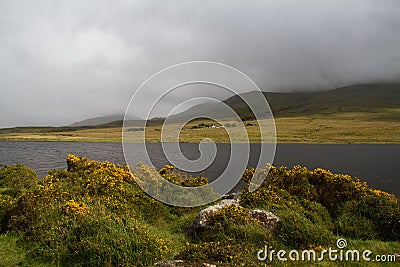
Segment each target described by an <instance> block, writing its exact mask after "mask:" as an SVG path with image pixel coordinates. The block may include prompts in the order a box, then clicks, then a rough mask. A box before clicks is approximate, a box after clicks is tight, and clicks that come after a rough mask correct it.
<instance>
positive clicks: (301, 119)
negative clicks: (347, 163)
mask: <svg viewBox="0 0 400 267" xmlns="http://www.w3.org/2000/svg"><path fill="white" fill-rule="evenodd" d="M199 123H208V124H209V123H211V121H209V120H200V121H195V122H190V123H188V124H187V125H186V126H185V127H184V129H183V130H182V131H181V133H180V136H179V141H180V142H188V143H197V142H200V141H201V140H203V139H204V138H211V139H213V140H214V141H215V142H217V143H227V142H229V136H228V135H227V133H226V131H225V129H222V128H221V129H215V128H214V129H213V128H199V129H193V127H194V126H197V125H198V124H199ZM245 123H255V122H254V121H246V122H245ZM275 125H276V133H277V141H278V143H322V144H324V143H327V144H335V143H339V144H354V143H379V144H382V143H400V109H399V108H397V109H387V110H383V111H381V112H379V113H368V112H351V113H347V112H339V113H334V114H330V115H321V114H315V115H309V116H293V117H277V118H276V119H275ZM161 127H162V126H161V125H157V124H156V125H150V126H148V127H147V128H146V142H151V143H157V142H160V140H161V139H160V135H161V132H160V129H161ZM169 127H172V128H174V127H175V128H176V127H177V126H175V125H171V126H169ZM246 131H247V133H248V136H249V140H250V142H252V143H259V142H260V131H259V129H258V127H257V126H246ZM142 134H143V132H139V131H138V132H129V137H130V140H131V141H133V142H139V141H140V137H141V135H142ZM0 140H4V141H54V142H57V141H63V142H121V140H122V129H121V128H120V127H110V128H108V127H107V128H99V127H96V128H85V129H76V130H74V131H71V130H68V131H65V130H64V129H63V131H59V132H56V131H53V132H46V134H44V132H43V131H40V130H32V129H30V130H29V129H24V130H20V129H15V130H14V131H11V130H8V131H4V132H3V133H1V131H0ZM244 140H245V139H242V142H244ZM168 141H170V142H171V141H172V142H176V141H177V139H171V138H170V139H168Z"/></svg>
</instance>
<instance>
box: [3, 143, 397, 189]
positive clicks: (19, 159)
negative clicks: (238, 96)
mask: <svg viewBox="0 0 400 267" xmlns="http://www.w3.org/2000/svg"><path fill="white" fill-rule="evenodd" d="M131 146H132V150H133V151H135V144H131ZM146 146H147V149H148V153H149V155H150V158H151V160H152V163H153V165H154V166H156V167H157V168H160V167H162V166H164V165H165V164H168V163H169V162H168V160H167V158H166V157H165V155H164V154H163V153H162V148H161V144H147V145H146ZM180 148H181V150H182V153H183V154H184V155H185V156H186V157H187V158H189V159H196V158H197V157H199V155H200V152H199V150H198V144H188V143H182V144H180ZM217 149H218V151H217V157H216V159H215V160H214V162H213V163H212V164H211V165H210V166H209V167H208V168H207V169H206V170H205V171H204V173H205V176H206V177H208V178H210V180H212V179H213V178H215V177H218V176H219V175H220V174H221V173H222V171H223V170H224V167H225V166H226V163H227V161H228V160H229V157H230V145H229V144H217ZM259 150H260V146H259V145H257V144H252V145H251V155H250V160H249V164H248V166H249V167H254V166H255V164H256V162H257V155H258V153H259ZM68 153H72V154H75V155H77V156H84V157H88V158H90V159H96V160H101V161H104V160H108V161H110V162H113V163H122V164H124V163H125V159H124V155H123V151H122V145H121V144H120V143H80V142H76V143H75V142H4V141H3V142H0V166H1V165H12V164H16V163H21V164H23V165H26V166H29V167H31V168H33V169H34V170H35V171H36V172H37V173H38V175H39V176H40V177H44V176H45V175H46V174H47V171H48V170H50V169H62V168H66V156H67V154H68ZM399 154H400V144H399V145H397V144H351V145H348V144H278V145H277V147H276V154H275V160H274V162H273V164H274V165H275V166H280V165H285V166H288V167H293V166H294V165H302V166H305V167H307V168H309V169H314V168H317V167H321V168H324V169H329V170H331V171H332V172H334V173H346V174H350V175H352V176H357V177H360V179H361V180H362V181H366V182H367V183H368V184H369V185H370V186H372V187H375V188H378V189H382V190H385V191H387V192H390V193H394V194H396V195H397V196H400V177H399V173H400V164H399V163H400V162H399V161H400V157H399ZM136 156H137V158H138V161H139V160H140V159H141V158H143V155H142V154H141V152H140V151H139V150H138V151H137V155H136Z"/></svg>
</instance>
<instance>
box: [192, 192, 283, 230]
mask: <svg viewBox="0 0 400 267" xmlns="http://www.w3.org/2000/svg"><path fill="white" fill-rule="evenodd" d="M230 205H234V206H239V201H238V200H236V199H224V200H222V201H221V202H219V203H218V204H217V205H213V206H210V207H207V208H205V209H203V210H201V211H200V212H199V215H197V217H196V219H195V221H194V222H193V223H192V224H191V225H190V226H189V228H188V229H187V234H188V235H195V236H196V235H197V234H198V233H200V232H202V231H204V230H205V229H206V228H207V223H208V222H209V220H210V218H211V217H212V216H213V215H214V214H215V213H216V212H217V211H219V210H220V209H222V208H223V207H225V206H230ZM248 213H249V215H250V216H251V217H252V218H254V219H256V220H258V221H260V223H261V225H263V226H264V227H265V228H266V229H267V231H269V232H273V231H274V230H275V228H276V226H277V225H278V223H279V222H280V219H279V217H278V216H276V215H274V214H273V213H272V212H269V211H266V210H259V209H254V210H248Z"/></svg>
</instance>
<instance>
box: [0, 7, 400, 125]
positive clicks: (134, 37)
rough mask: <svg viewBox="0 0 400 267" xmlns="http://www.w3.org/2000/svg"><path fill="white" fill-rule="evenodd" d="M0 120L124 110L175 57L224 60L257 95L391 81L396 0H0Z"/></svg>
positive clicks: (399, 45) (397, 40) (399, 37)
mask: <svg viewBox="0 0 400 267" xmlns="http://www.w3.org/2000/svg"><path fill="white" fill-rule="evenodd" d="M0 59H1V61H0V88H1V89H0V90H1V98H0V113H1V116H0V127H9V126H16V125H63V124H64V125H65V124H70V123H72V122H74V121H78V120H82V119H85V118H89V117H93V116H101V115H106V114H114V113H123V112H124V111H125V109H126V106H127V104H128V102H129V99H130V98H131V96H132V95H133V93H134V91H135V89H136V88H137V87H138V86H139V85H140V84H141V83H142V82H143V81H144V80H145V79H147V78H148V77H149V76H150V75H152V74H154V73H155V72H157V71H159V70H161V69H163V68H165V67H168V66H170V65H173V64H177V63H181V62H185V61H192V60H210V61H217V62H221V63H225V64H228V65H231V66H233V67H235V68H238V69H239V70H241V71H243V72H244V73H246V74H247V75H248V76H250V77H251V78H252V79H253V80H254V81H255V82H256V83H257V84H258V85H259V86H260V87H261V88H262V89H263V90H264V91H279V90H280V91H287V90H299V89H308V90H317V89H318V90H321V89H329V88H335V87H339V86H344V85H348V84H353V83H364V82H371V81H392V80H399V79H400V1H398V0H375V1H368V0H351V1H349V0H332V1H326V0H303V1H298V0H292V1H286V0H275V1H266V0H263V1H232V0H226V1H199V0H196V1H188V0H182V1H178V0H177V1H163V0H160V1H149V0H144V1H88V0H85V1H79V0H76V1H71V0H68V1H53V0H49V1H41V0H38V1H18V0H10V1H7V0H2V1H0Z"/></svg>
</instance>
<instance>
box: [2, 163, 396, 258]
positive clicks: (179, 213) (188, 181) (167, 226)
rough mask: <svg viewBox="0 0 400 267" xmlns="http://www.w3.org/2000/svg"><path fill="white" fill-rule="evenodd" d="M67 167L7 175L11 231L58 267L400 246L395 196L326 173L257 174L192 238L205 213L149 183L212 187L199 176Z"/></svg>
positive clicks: (5, 199)
mask: <svg viewBox="0 0 400 267" xmlns="http://www.w3.org/2000/svg"><path fill="white" fill-rule="evenodd" d="M67 166H68V168H67V170H57V171H50V172H49V173H48V175H47V176H46V177H45V178H43V179H38V178H37V176H36V174H35V173H34V171H33V170H31V169H29V168H26V167H24V166H22V165H15V166H7V167H4V168H2V169H0V231H1V233H7V234H13V233H14V234H15V235H16V236H18V237H20V243H19V245H20V246H21V247H23V248H24V249H26V250H27V251H28V252H29V254H28V255H29V257H32V258H41V259H43V260H45V261H47V262H49V263H50V264H51V265H64V266H71V265H72V266H73V265H76V266H151V265H153V264H154V262H156V261H158V260H161V259H174V258H175V259H184V260H187V261H190V262H192V263H193V266H198V265H199V264H200V266H201V264H202V263H201V262H208V263H217V264H219V265H222V266H259V262H257V258H256V252H257V251H258V250H259V249H260V248H263V247H264V246H265V245H267V244H268V245H269V246H273V247H274V248H275V247H280V248H288V249H291V248H295V249H298V248H323V247H324V246H326V245H328V244H331V243H333V242H334V240H335V239H336V235H337V234H340V235H341V236H343V237H346V238H361V239H375V240H395V241H399V240H400V231H399V230H398V229H400V206H399V200H398V199H397V198H396V197H395V196H394V195H391V194H388V193H386V192H383V191H380V190H376V189H372V188H369V187H368V186H367V185H366V184H365V183H363V182H360V181H359V180H358V179H355V178H353V177H351V176H349V175H343V174H333V173H331V172H330V171H327V170H323V169H315V170H308V169H306V168H304V167H301V166H295V167H294V168H292V169H287V168H285V167H278V168H277V167H274V166H267V168H266V169H263V170H261V171H260V172H256V171H255V170H254V169H247V170H246V171H245V172H244V174H243V181H245V183H246V186H245V187H244V189H243V190H242V193H241V194H240V195H239V199H240V204H241V206H227V207H223V208H222V209H220V210H219V211H217V212H216V213H215V214H214V215H213V216H212V217H211V218H210V221H209V222H208V227H207V229H206V230H205V231H204V232H202V233H201V234H198V235H193V236H187V235H186V234H185V233H186V229H187V228H188V227H189V225H190V224H191V223H192V222H193V221H194V220H195V218H196V216H197V214H198V212H199V211H200V209H202V208H204V207H198V208H179V207H172V206H168V205H165V204H163V203H161V202H159V201H157V200H155V199H153V198H151V197H149V196H148V195H147V194H146V193H144V191H142V190H141V188H140V185H143V183H145V182H147V181H153V182H159V181H160V180H159V175H161V177H162V178H163V179H165V180H167V181H169V182H172V183H174V184H178V185H181V186H185V187H196V186H203V185H206V184H207V183H208V180H207V178H205V177H203V176H202V175H200V177H190V176H188V175H187V174H186V173H184V172H181V171H179V170H177V169H176V168H175V167H173V166H169V165H167V166H165V167H163V168H161V169H160V170H156V169H155V168H154V167H151V166H146V165H144V164H139V165H138V166H137V167H136V168H135V169H133V170H132V172H131V171H130V170H129V168H127V167H126V166H117V165H114V164H112V163H109V162H99V161H91V160H88V159H86V158H82V157H77V156H74V155H68V157H67ZM268 170H269V172H268ZM255 173H258V174H259V175H267V177H266V179H265V180H264V182H263V184H262V185H261V187H260V188H258V189H257V190H256V191H255V192H249V191H248V186H249V183H250V182H251V179H252V177H253V175H255ZM156 190H158V191H159V193H163V192H169V191H168V190H170V188H169V187H168V186H167V185H166V184H165V183H159V186H158V187H156ZM205 192H206V191H205ZM207 193H208V191H207ZM172 197H181V198H193V196H192V195H185V196H175V195H173V194H172ZM249 209H265V210H268V211H271V212H273V213H274V214H275V215H277V216H278V217H279V218H280V223H279V225H278V227H277V228H276V230H275V232H273V233H270V232H268V231H267V230H266V228H265V227H264V226H263V225H261V224H260V222H259V221H257V220H255V219H253V218H252V217H251V216H250V215H249V213H248V212H247V211H248V210H249ZM196 264H197V265H196Z"/></svg>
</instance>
